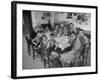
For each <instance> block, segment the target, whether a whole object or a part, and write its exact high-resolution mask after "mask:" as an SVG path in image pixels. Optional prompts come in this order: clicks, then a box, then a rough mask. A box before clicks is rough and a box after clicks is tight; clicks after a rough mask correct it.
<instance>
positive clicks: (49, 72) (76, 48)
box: [11, 1, 98, 79]
mask: <svg viewBox="0 0 100 80" xmlns="http://www.w3.org/2000/svg"><path fill="white" fill-rule="evenodd" d="M97 17H98V16H97V6H89V5H72V4H57V3H40V2H21V1H12V3H11V23H12V24H11V29H12V30H11V36H12V37H11V42H12V43H11V77H12V78H13V79H19V78H36V77H52V76H67V75H81V74H96V73H97V22H98V21H97Z"/></svg>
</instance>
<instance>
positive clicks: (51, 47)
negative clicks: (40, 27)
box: [47, 34, 59, 67]
mask: <svg viewBox="0 0 100 80" xmlns="http://www.w3.org/2000/svg"><path fill="white" fill-rule="evenodd" d="M47 48H48V53H49V57H50V59H49V60H51V61H53V62H54V64H55V63H59V59H58V58H59V55H58V53H57V52H56V51H57V50H56V49H58V48H57V43H56V40H55V39H54V34H50V40H48V42H47ZM52 64H53V63H52ZM58 65H59V64H58ZM55 66H57V64H56V65H55ZM49 67H50V65H49Z"/></svg>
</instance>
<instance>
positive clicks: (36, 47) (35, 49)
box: [32, 32, 42, 59]
mask: <svg viewBox="0 0 100 80" xmlns="http://www.w3.org/2000/svg"><path fill="white" fill-rule="evenodd" d="M41 36H42V34H41V32H37V35H36V37H35V38H34V39H32V43H33V59H35V52H37V53H39V45H40V42H41Z"/></svg>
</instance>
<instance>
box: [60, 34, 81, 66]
mask: <svg viewBox="0 0 100 80" xmlns="http://www.w3.org/2000/svg"><path fill="white" fill-rule="evenodd" d="M70 43H71V46H70V47H68V48H66V49H65V50H66V51H65V52H63V54H62V55H61V58H60V60H61V62H62V65H63V66H66V65H65V64H66V63H67V66H75V65H77V62H78V58H79V53H78V50H79V48H80V45H81V44H80V41H79V39H78V38H77V36H76V35H75V33H71V39H70ZM72 63H73V64H72Z"/></svg>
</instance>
